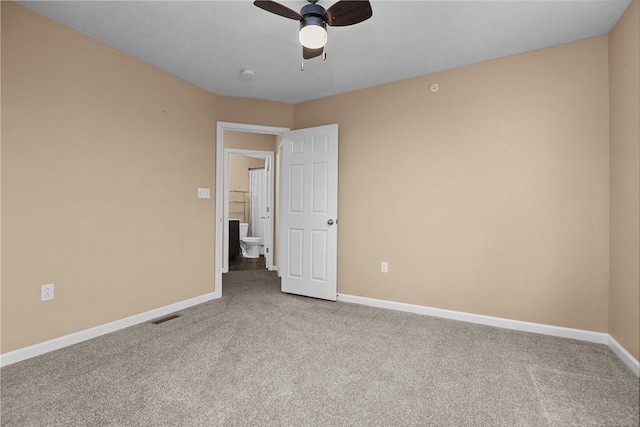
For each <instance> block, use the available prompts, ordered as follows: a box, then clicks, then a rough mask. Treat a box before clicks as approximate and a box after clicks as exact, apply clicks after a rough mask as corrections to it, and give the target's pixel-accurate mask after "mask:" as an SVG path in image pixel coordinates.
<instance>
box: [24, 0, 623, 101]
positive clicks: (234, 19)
mask: <svg viewBox="0 0 640 427" xmlns="http://www.w3.org/2000/svg"><path fill="white" fill-rule="evenodd" d="M19 3H20V4H21V5H23V6H25V7H28V8H29V9H32V10H34V11H36V12H38V13H40V14H42V15H45V16H48V17H50V18H52V19H54V20H56V21H58V22H61V23H62V24H64V25H67V26H69V27H72V28H74V29H76V30H78V31H80V32H82V33H84V34H87V35H89V36H91V37H94V38H96V39H98V40H100V41H102V42H104V43H106V44H108V45H111V46H113V47H115V48H117V49H119V50H122V51H124V52H127V53H129V54H131V55H133V56H135V57H137V58H139V59H141V60H143V61H145V62H148V63H150V64H152V65H155V66H156V67H158V68H161V69H163V70H166V71H168V72H170V73H173V74H175V75H177V76H179V77H181V78H183V79H185V80H187V81H190V82H192V83H194V84H196V85H198V86H201V87H203V88H205V89H207V90H209V91H211V92H214V93H216V94H219V95H229V96H239V97H248V98H259V99H267V100H273V101H281V102H288V103H297V102H302V101H307V100H311V99H316V98H321V97H325V96H329V95H334V94H338V93H343V92H347V91H351V90H355V89H361V88H365V87H370V86H375V85H379V84H383V83H388V82H392V81H397V80H402V79H406V78H410V77H415V76H419V75H424V74H429V73H433V72H437V71H442V70H446V69H451V68H455V67H460V66H462V65H468V64H473V63H478V62H482V61H487V60H490V59H495V58H500V57H504V56H508V55H514V54H517V53H521V52H527V51H531V50H535V49H542V48H545V47H549V46H554V45H558V44H563V43H568V42H572V41H576V40H581V39H585V38H589V37H595V36H599V35H602V34H606V33H607V32H609V31H610V30H611V28H612V27H613V25H614V24H615V23H616V22H617V21H618V19H619V18H620V16H621V15H622V14H623V13H624V11H625V9H626V8H627V6H628V5H629V3H630V0H603V1H597V0H589V1H580V0H573V1H557V0H556V1H539V0H537V1H519V0H510V1H504V0H503V1H482V0H473V1H379V0H378V1H376V0H373V1H372V2H371V3H372V8H373V17H372V18H371V19H369V20H367V21H365V22H363V23H360V24H357V25H354V26H350V27H330V28H329V29H328V33H329V41H328V44H327V47H326V51H327V60H326V61H323V60H322V58H315V59H311V60H309V61H305V66H304V71H301V70H300V64H301V62H302V49H301V47H300V45H299V43H298V41H297V33H298V28H299V24H298V23H297V22H296V21H293V20H289V19H286V18H282V17H279V16H276V15H273V14H270V13H268V12H266V11H264V10H261V9H259V8H257V7H255V6H253V4H252V2H250V1H199V2H192V1H145V2H143V1H44V2H32V1H20V2H19ZM282 3H283V4H285V5H286V6H288V7H290V8H292V9H295V10H300V8H301V7H302V6H303V5H304V4H306V2H305V1H304V0H295V1H283V2H282ZM333 3H334V1H333V0H321V1H320V3H319V4H321V5H323V6H324V7H325V8H328V7H329V6H330V5H332V4H333ZM243 68H251V69H253V70H255V73H256V76H255V78H254V79H253V80H251V81H245V80H243V79H242V78H241V76H240V70H241V69H243Z"/></svg>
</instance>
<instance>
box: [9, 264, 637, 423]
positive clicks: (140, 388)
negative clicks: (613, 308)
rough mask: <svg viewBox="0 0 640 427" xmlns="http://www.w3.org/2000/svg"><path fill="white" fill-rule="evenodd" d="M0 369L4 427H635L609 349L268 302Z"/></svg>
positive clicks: (264, 281)
mask: <svg viewBox="0 0 640 427" xmlns="http://www.w3.org/2000/svg"><path fill="white" fill-rule="evenodd" d="M179 313H180V314H181V315H182V317H180V318H178V319H175V320H172V321H169V322H166V323H163V324H161V325H153V324H150V323H145V324H141V325H137V326H133V327H131V328H128V329H124V330H121V331H118V332H115V333H113V334H109V335H106V336H103V337H99V338H96V339H93V340H90V341H86V342H84V343H80V344H77V345H74V346H72V347H68V348H65V349H62V350H58V351H55V352H52V353H49V354H46V355H43V356H40V357H36V358H33V359H30V360H27V361H24V362H21V363H17V364H15V365H10V366H7V367H5V368H2V369H1V370H0V374H1V385H0V387H1V392H2V396H1V397H2V399H1V401H2V407H1V417H2V425H3V426H23V425H28V426H55V425H73V426H76V425H78V426H103V425H122V426H159V425H179V426H208V425H229V426H233V425H238V426H251V425H254V426H266V425H302V426H324V425H340V426H343V425H352V426H358V425H376V426H409V425H439V426H467V425H468V426H472V425H478V426H489V425H505V426H518V425H521V426H523V425H524V426H544V425H611V426H625V425H627V426H637V425H638V424H639V410H638V406H639V403H638V401H639V397H640V392H639V380H638V378H637V377H636V376H635V375H634V374H633V373H632V372H631V371H630V370H629V369H628V368H627V367H626V366H625V365H624V364H623V363H622V362H621V361H620V360H619V359H618V358H617V357H616V356H615V355H614V354H613V353H612V352H611V351H610V350H609V349H608V348H607V347H606V346H604V345H598V344H590V343H585V342H580V341H574V340H568V339H562V338H554V337H547V336H542V335H537V334H529V333H524V332H515V331H509V330H503V329H497V328H491V327H485V326H479V325H472V324H467V323H462V322H455V321H449V320H442V319H437V318H430V317H425V316H419V315H412V314H407V313H400V312H394V311H389V310H382V309H376V308H370V307H364V306H358V305H353V304H346V303H332V302H324V301H319V300H315V299H310V298H303V297H297V296H292V295H285V294H281V293H280V292H279V280H278V278H277V277H276V276H275V274H273V273H269V272H266V271H238V272H232V273H228V274H226V275H225V278H224V296H223V298H221V299H219V300H216V301H211V302H208V303H205V304H202V305H199V306H196V307H192V308H190V309H187V310H183V311H181V312H179Z"/></svg>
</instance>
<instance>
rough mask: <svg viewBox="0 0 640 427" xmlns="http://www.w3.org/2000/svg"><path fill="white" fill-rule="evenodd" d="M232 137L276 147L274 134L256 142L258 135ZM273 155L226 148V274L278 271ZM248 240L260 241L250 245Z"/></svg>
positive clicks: (264, 152) (235, 139) (273, 152)
mask: <svg viewBox="0 0 640 427" xmlns="http://www.w3.org/2000/svg"><path fill="white" fill-rule="evenodd" d="M231 135H233V136H234V141H236V142H237V141H239V142H241V143H242V142H243V141H244V142H245V143H246V142H253V144H254V145H256V142H258V143H262V144H263V145H265V146H266V148H268V146H269V145H271V148H272V150H273V149H274V148H275V145H276V139H275V137H274V136H273V135H271V136H269V135H265V137H266V138H264V137H262V138H258V139H257V141H256V138H255V136H251V138H248V137H249V136H250V135H249V134H247V133H239V134H231ZM231 135H228V136H231ZM229 139H230V138H227V140H229ZM265 143H266V144H265ZM240 145H242V144H240ZM274 154H275V151H258V150H246V149H241V148H225V149H224V157H225V162H224V165H225V166H224V167H225V174H224V175H225V182H224V187H225V196H226V200H225V202H224V203H225V206H224V208H225V211H224V218H226V220H225V221H224V224H225V234H224V240H225V242H224V243H223V248H226V249H227V256H226V259H224V260H223V262H225V261H226V263H225V265H223V272H228V271H237V270H258V269H261V268H264V269H268V270H273V269H274V268H275V265H274V246H275V245H274V214H275V209H274V206H275V203H274V198H275V188H274V182H275V179H274V168H273V164H274ZM227 230H228V231H227ZM247 238H249V240H252V241H253V240H257V241H258V242H251V243H248V242H247V240H248V239H247ZM225 267H226V268H225Z"/></svg>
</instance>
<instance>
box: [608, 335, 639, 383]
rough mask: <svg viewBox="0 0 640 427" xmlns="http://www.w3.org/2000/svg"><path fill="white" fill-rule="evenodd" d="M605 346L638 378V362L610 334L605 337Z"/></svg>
mask: <svg viewBox="0 0 640 427" xmlns="http://www.w3.org/2000/svg"><path fill="white" fill-rule="evenodd" d="M607 345H608V346H609V348H610V349H611V351H613V352H614V353H615V354H616V356H618V357H619V358H620V359H621V360H622V361H623V362H624V364H625V365H627V366H628V367H629V368H631V370H632V371H633V373H634V374H636V375H637V376H639V377H640V362H638V361H637V360H636V358H635V357H633V356H632V355H631V353H629V352H628V351H627V350H626V349H625V348H624V347H623V346H621V345H620V343H619V342H618V341H616V339H615V338H614V337H612V336H611V335H610V334H609V335H608V337H607Z"/></svg>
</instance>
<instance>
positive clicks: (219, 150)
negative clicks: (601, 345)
mask: <svg viewBox="0 0 640 427" xmlns="http://www.w3.org/2000/svg"><path fill="white" fill-rule="evenodd" d="M225 130H229V131H236V132H249V133H263V134H268V135H281V134H283V133H284V132H286V131H288V130H290V129H289V128H283V127H274V126H260V125H250V124H245V123H230V122H217V125H216V216H215V219H214V221H215V248H214V249H215V255H214V263H215V264H214V265H215V267H214V284H213V286H214V291H213V295H214V298H220V297H222V266H223V256H222V254H223V250H222V249H223V246H222V245H223V238H222V233H223V225H224V224H223V221H224V217H223V215H224V211H223V207H224V206H223V204H224V186H223V184H224V131H225ZM272 166H273V165H272Z"/></svg>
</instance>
